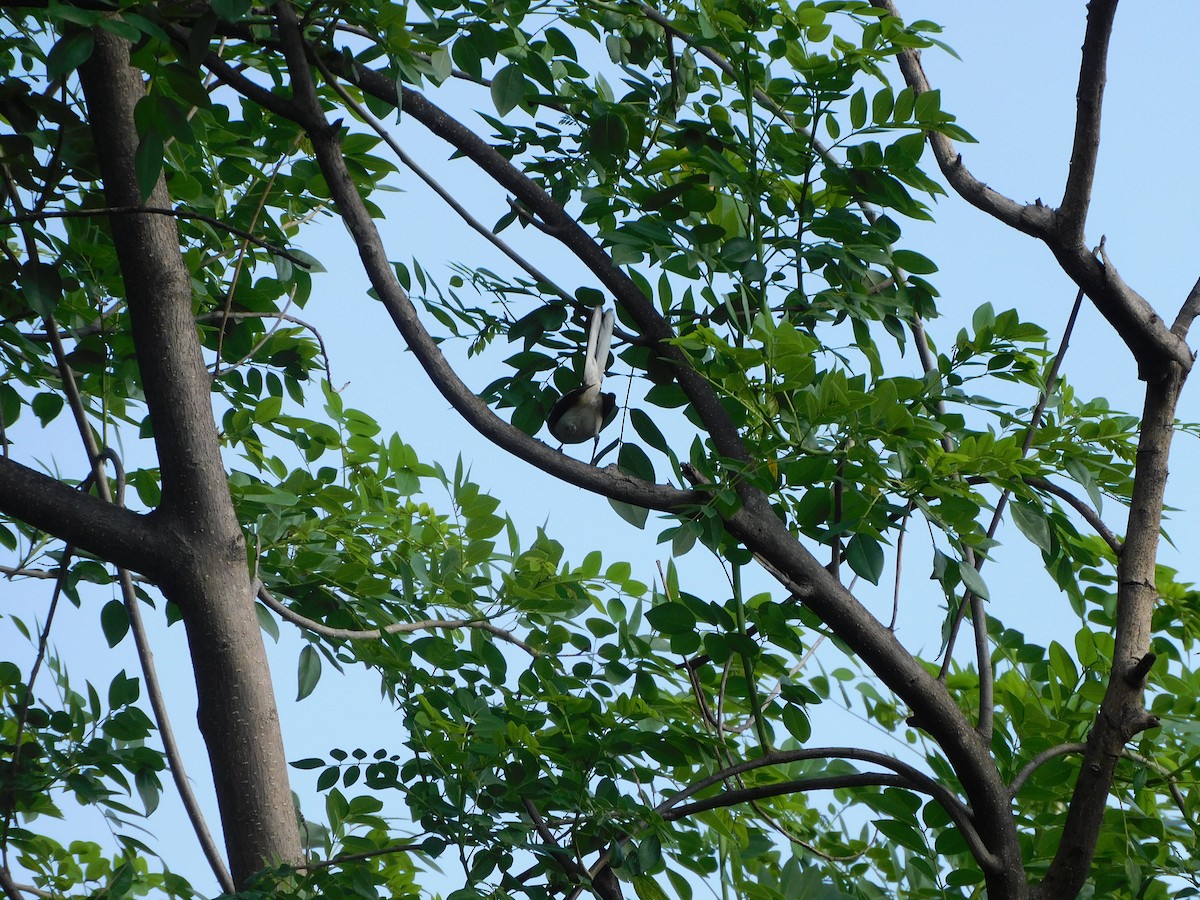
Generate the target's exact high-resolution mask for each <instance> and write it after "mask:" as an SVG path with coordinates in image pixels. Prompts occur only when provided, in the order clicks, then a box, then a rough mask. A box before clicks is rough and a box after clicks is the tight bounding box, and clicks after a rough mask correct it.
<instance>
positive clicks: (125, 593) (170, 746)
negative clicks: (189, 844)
mask: <svg viewBox="0 0 1200 900" xmlns="http://www.w3.org/2000/svg"><path fill="white" fill-rule="evenodd" d="M101 456H102V457H103V458H106V459H108V460H109V461H110V462H111V463H112V464H113V466H114V468H115V469H116V472H117V494H116V500H115V502H116V504H117V505H118V506H122V507H123V506H124V505H125V468H124V466H122V465H121V460H120V458H119V457H118V456H117V455H116V453H114V452H113V451H112V450H110V449H106V450H104V451H103V453H102V454H101ZM101 483H102V484H103V488H102V493H108V485H107V483H106V482H104V481H103V479H101ZM117 577H118V578H119V579H120V583H121V599H122V601H123V602H124V604H125V612H126V614H127V615H128V616H129V630H130V632H131V633H132V634H133V642H134V645H135V646H136V647H137V654H138V661H139V662H140V663H141V667H142V676H143V677H144V678H145V681H146V696H147V697H148V698H149V700H150V708H151V709H152V710H153V712H154V721H155V724H156V725H157V726H158V735H159V738H161V740H162V742H163V752H164V753H165V754H166V757H167V765H168V766H169V768H170V769H171V779H172V780H173V781H174V782H175V789H176V790H177V791H179V799H180V800H181V801H182V802H183V808H184V810H186V812H187V817H188V821H189V822H190V823H191V825H192V830H193V831H194V832H195V833H196V840H197V841H198V842H199V843H200V849H201V851H202V852H203V853H204V858H205V859H206V860H208V865H209V867H210V868H211V869H212V871H213V874H214V875H215V876H216V878H217V883H218V884H220V885H221V889H222V890H223V891H225V893H227V894H232V893H234V892H235V891H236V890H237V888H236V886H235V885H234V883H233V878H232V876H231V875H230V874H229V869H228V868H227V867H226V865H225V860H224V858H223V857H222V856H221V851H220V848H218V847H217V842H216V841H215V840H214V839H213V836H212V832H211V831H210V830H209V828H208V823H207V822H206V821H205V819H204V812H203V810H201V809H200V803H199V801H198V800H197V799H196V794H195V792H193V791H192V783H191V781H190V780H189V779H188V776H187V770H186V769H185V768H184V765H183V753H182V752H181V751H180V749H179V742H178V741H176V740H175V730H174V729H173V728H172V727H171V717H170V715H169V714H168V713H167V703H166V699H165V696H164V694H163V689H162V684H161V683H160V682H159V680H158V668H157V667H156V666H155V665H154V652H153V650H152V649H151V648H150V638H149V636H148V635H147V633H146V625H145V623H144V622H143V621H142V610H141V606H140V605H139V603H138V598H137V592H136V591H135V590H134V587H133V576H132V575H131V574H130V572H129V570H128V569H118V570H117Z"/></svg>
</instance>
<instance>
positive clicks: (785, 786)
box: [663, 772, 929, 843]
mask: <svg viewBox="0 0 1200 900" xmlns="http://www.w3.org/2000/svg"><path fill="white" fill-rule="evenodd" d="M878 786H888V787H898V788H905V789H907V790H912V791H916V792H918V793H922V794H928V793H929V792H928V791H926V790H924V789H922V788H919V787H914V786H913V785H912V784H911V783H909V781H908V780H907V779H906V778H904V777H903V776H900V775H895V774H889V773H886V772H855V773H847V774H844V775H813V776H810V777H807V778H795V779H792V780H791V781H780V782H777V783H775V784H762V785H756V786H755V787H749V788H740V789H737V790H729V791H722V792H721V793H720V794H717V795H715V796H713V797H707V798H705V799H703V800H695V801H693V802H691V803H684V804H681V805H680V806H677V807H675V808H674V809H671V810H669V811H668V812H666V813H664V814H663V819H664V820H666V821H668V822H675V821H678V820H679V819H684V818H687V817H688V816H693V815H695V814H696V813H702V812H707V811H708V810H710V809H726V808H728V807H730V806H737V805H739V804H742V803H749V804H753V803H755V802H756V801H758V800H767V799H770V798H771V797H781V796H784V795H786V794H803V793H808V792H810V791H832V790H837V789H839V788H847V787H878ZM800 843H802V842H800Z"/></svg>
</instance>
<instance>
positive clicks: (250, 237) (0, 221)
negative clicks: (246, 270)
mask: <svg viewBox="0 0 1200 900" xmlns="http://www.w3.org/2000/svg"><path fill="white" fill-rule="evenodd" d="M140 213H153V214H155V215H160V216H171V217H172V218H175V219H195V220H196V221H197V222H203V223H205V224H206V225H211V226H212V227H213V228H216V229H219V230H221V231H227V232H229V233H230V234H232V235H235V236H237V237H239V238H241V239H242V240H244V241H248V242H249V243H251V244H254V245H255V246H256V247H260V248H261V249H263V250H267V251H269V252H271V253H273V254H274V255H276V256H281V257H283V258H284V259H286V260H288V261H289V262H291V263H293V264H295V265H297V266H300V267H301V268H302V269H309V268H311V267H312V263H311V262H309V261H308V260H306V259H303V258H301V257H299V256H296V255H295V254H294V253H292V252H290V251H288V250H285V249H283V248H282V247H280V246H278V245H276V244H272V243H271V242H270V241H268V240H265V239H263V238H260V237H258V235H255V234H252V233H251V232H249V231H244V230H242V229H241V228H238V227H236V226H234V225H230V224H229V223H228V222H227V221H225V220H224V219H218V218H215V217H213V216H207V215H205V214H204V213H197V212H188V211H187V210H183V209H172V208H171V207H169V206H100V207H95V208H89V209H60V210H42V211H41V212H36V213H25V214H22V215H16V216H3V217H0V225H13V224H16V223H19V222H40V221H42V220H44V219H90V218H95V217H97V216H130V215H138V214H140Z"/></svg>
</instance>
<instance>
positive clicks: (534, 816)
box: [522, 797, 591, 884]
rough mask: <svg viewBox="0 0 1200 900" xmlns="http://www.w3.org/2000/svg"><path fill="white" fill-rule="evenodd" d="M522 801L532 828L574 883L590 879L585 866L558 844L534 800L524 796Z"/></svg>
mask: <svg viewBox="0 0 1200 900" xmlns="http://www.w3.org/2000/svg"><path fill="white" fill-rule="evenodd" d="M522 803H523V804H524V806H525V811H526V812H527V813H528V814H529V821H531V822H532V823H533V830H534V831H536V832H537V833H538V837H540V838H541V839H542V842H543V843H544V844H545V845H546V849H547V850H548V851H549V853H550V855H551V856H552V857H553V858H554V861H555V862H556V863H558V864H559V866H561V867H562V870H563V871H564V872H566V873H567V875H568V877H570V878H571V879H572V880H573V881H575V883H576V884H579V883H580V882H588V881H590V880H591V875H590V874H589V873H588V870H587V867H586V866H583V865H580V863H579V862H578V861H577V860H576V859H575V857H573V856H572V855H571V854H570V853H568V852H567V851H566V850H564V849H563V848H562V847H560V846H559V844H558V841H557V839H555V837H554V834H553V833H552V832H551V831H550V829H549V828H547V827H546V822H545V820H544V819H543V818H542V814H541V813H540V812H538V808H537V806H535V805H534V802H533V801H532V800H530V799H529V798H528V797H526V798H525V799H524V800H523V801H522Z"/></svg>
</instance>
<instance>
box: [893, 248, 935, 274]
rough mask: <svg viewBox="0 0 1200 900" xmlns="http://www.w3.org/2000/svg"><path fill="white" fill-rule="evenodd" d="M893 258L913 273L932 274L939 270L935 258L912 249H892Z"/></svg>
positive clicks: (900, 265)
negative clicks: (932, 258)
mask: <svg viewBox="0 0 1200 900" xmlns="http://www.w3.org/2000/svg"><path fill="white" fill-rule="evenodd" d="M892 260H893V261H894V262H895V263H896V265H898V266H899V267H900V268H902V269H903V270H904V271H906V272H910V273H911V274H913V275H932V274H933V273H934V272H936V271H937V270H938V267H937V265H936V264H935V263H934V262H933V260H931V259H929V258H928V257H926V256H922V255H921V254H920V253H916V252H914V251H912V250H894V251H892Z"/></svg>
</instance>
